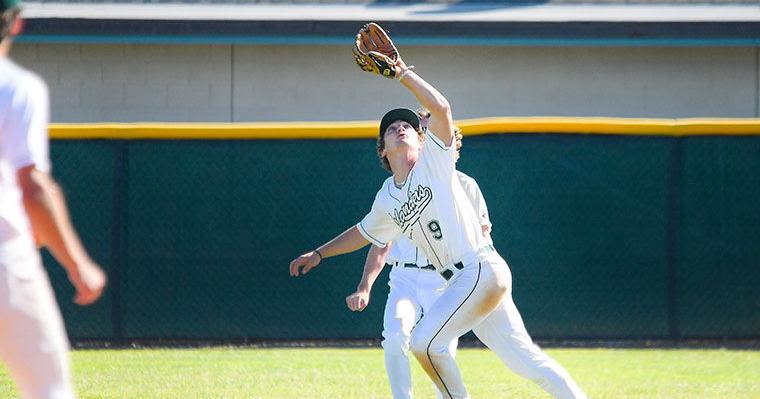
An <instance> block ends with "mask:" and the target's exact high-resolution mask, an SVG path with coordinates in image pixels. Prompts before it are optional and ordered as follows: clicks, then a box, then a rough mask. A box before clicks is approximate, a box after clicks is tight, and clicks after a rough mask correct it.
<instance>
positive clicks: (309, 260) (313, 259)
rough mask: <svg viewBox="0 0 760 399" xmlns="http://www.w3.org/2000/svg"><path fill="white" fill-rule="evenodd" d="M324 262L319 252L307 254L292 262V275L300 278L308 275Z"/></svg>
mask: <svg viewBox="0 0 760 399" xmlns="http://www.w3.org/2000/svg"><path fill="white" fill-rule="evenodd" d="M321 261H322V255H320V253H319V251H311V252H307V253H305V254H303V255H301V256H299V257H297V258H295V259H293V261H292V262H290V275H291V276H293V277H298V276H299V275H300V274H306V273H308V272H309V270H311V269H313V268H315V267H317V265H318V264H319V262H321Z"/></svg>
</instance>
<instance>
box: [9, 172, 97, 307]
mask: <svg viewBox="0 0 760 399" xmlns="http://www.w3.org/2000/svg"><path fill="white" fill-rule="evenodd" d="M17 178H18V182H19V186H20V187H21V191H22V193H23V199H24V207H25V208H26V212H27V215H29V221H30V222H31V225H32V232H33V234H34V236H35V238H36V240H37V241H38V242H37V243H38V245H42V246H46V247H47V248H48V249H49V250H50V252H51V253H52V254H53V256H55V258H56V260H58V262H60V263H61V264H62V265H63V267H64V268H65V269H66V273H67V274H68V277H69V280H70V281H71V283H72V284H73V285H74V288H75V289H76V296H75V297H74V302H76V303H77V304H79V305H89V304H91V303H93V302H95V301H96V300H97V299H98V298H99V297H100V295H101V293H102V292H103V289H104V288H105V285H106V276H105V274H104V273H103V271H102V270H101V269H100V267H99V266H98V265H97V264H95V262H93V261H92V259H90V256H89V255H88V254H87V251H85V249H84V247H83V246H82V243H81V242H80V240H79V237H78V236H77V233H76V231H75V230H74V227H73V225H72V223H71V220H70V219H69V212H68V210H67V208H66V201H65V199H64V197H63V193H62V192H61V189H60V187H59V186H58V184H56V182H55V181H54V180H53V178H52V177H51V176H50V175H49V174H48V173H46V172H42V171H39V170H37V169H36V168H35V167H34V165H30V166H26V167H23V168H21V169H19V170H18V176H17Z"/></svg>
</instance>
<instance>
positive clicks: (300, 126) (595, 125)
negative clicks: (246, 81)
mask: <svg viewBox="0 0 760 399" xmlns="http://www.w3.org/2000/svg"><path fill="white" fill-rule="evenodd" d="M456 123H457V126H459V127H460V128H461V129H462V133H463V134H465V135H468V136H474V135H484V134H496V133H508V134H515V133H521V134H531V133H553V134H557V133H560V134H601V135H633V136H699V135H727V136H741V135H760V119H757V118H744V119H742V118H735V119H716V118H686V119H643V118H597V117H499V118H478V119H462V120H458V121H457V122H456ZM378 124H379V122H377V121H354V122H256V123H56V124H52V125H51V126H50V136H51V137H52V138H54V139H64V140H65V139H115V140H150V139H165V140H231V139H276V140H277V139H278V140H296V139H353V138H375V137H377V129H378Z"/></svg>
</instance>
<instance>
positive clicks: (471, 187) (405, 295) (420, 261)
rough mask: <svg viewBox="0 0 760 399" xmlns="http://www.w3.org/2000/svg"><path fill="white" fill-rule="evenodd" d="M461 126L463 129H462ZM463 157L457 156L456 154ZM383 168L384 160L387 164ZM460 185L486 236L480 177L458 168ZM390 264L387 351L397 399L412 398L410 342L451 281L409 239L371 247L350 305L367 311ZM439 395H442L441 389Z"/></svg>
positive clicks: (487, 227)
mask: <svg viewBox="0 0 760 399" xmlns="http://www.w3.org/2000/svg"><path fill="white" fill-rule="evenodd" d="M417 113H418V115H419V117H420V125H421V126H423V128H424V126H426V124H427V118H428V117H429V116H430V114H429V112H427V111H419V110H418V111H417ZM457 130H458V129H457ZM456 138H457V141H456V145H457V149H458V148H459V147H461V134H459V133H458V132H457V133H456ZM457 156H458V155H457ZM383 166H385V164H384V163H383ZM457 177H458V179H459V183H460V184H462V186H463V187H464V188H465V192H466V193H467V197H468V199H469V200H470V201H471V203H472V204H473V206H474V207H475V209H476V210H477V212H478V216H479V217H480V223H481V226H482V228H483V234H485V235H489V236H490V231H491V222H490V221H489V218H488V209H487V207H486V204H485V201H484V200H483V194H482V192H481V191H480V187H479V186H478V184H477V183H476V182H475V179H473V178H471V177H469V176H467V175H466V174H464V173H462V172H460V171H457ZM385 265H387V266H388V267H390V268H391V272H390V276H389V281H388V285H389V286H390V292H389V293H388V299H387V301H386V303H385V312H384V316H383V341H382V346H383V352H384V355H385V370H386V372H387V374H388V380H389V382H390V387H391V393H392V394H393V397H394V399H411V398H412V375H411V370H410V368H409V358H408V352H409V340H410V337H411V332H412V328H413V327H414V325H415V324H416V323H417V321H418V320H419V319H420V317H422V315H423V314H424V313H425V312H426V311H427V310H428V309H430V306H431V305H432V304H433V303H434V302H435V300H436V299H438V297H439V296H441V294H442V293H443V291H444V289H445V288H446V280H445V279H443V278H442V277H441V276H440V275H439V274H438V273H436V271H435V267H434V266H433V265H432V264H430V262H429V261H428V260H427V258H426V257H425V256H424V255H423V254H421V253H420V251H419V250H418V249H417V248H416V247H415V246H414V244H413V243H412V242H411V241H409V240H408V239H406V238H404V237H399V238H398V239H397V240H396V241H394V242H393V243H392V245H391V244H390V243H389V244H388V245H386V247H385V248H380V247H377V246H375V245H372V246H370V250H369V253H368V254H367V260H366V262H365V265H364V273H363V275H362V279H361V281H360V283H359V285H358V286H357V289H356V292H354V293H353V294H351V295H349V296H348V297H347V298H346V304H347V305H348V308H349V309H351V310H353V311H362V310H364V309H365V308H366V307H367V305H368V304H369V301H370V293H371V291H372V286H373V284H374V282H375V280H376V279H377V276H378V275H379V274H380V271H381V270H382V268H383V266H385ZM457 341H458V339H457V338H455V339H454V340H452V342H451V345H450V346H449V351H450V352H451V354H452V356H454V355H455V351H456V348H457ZM436 397H438V398H442V397H443V394H441V392H439V391H438V390H437V389H436Z"/></svg>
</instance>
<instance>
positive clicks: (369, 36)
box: [353, 22, 401, 79]
mask: <svg viewBox="0 0 760 399" xmlns="http://www.w3.org/2000/svg"><path fill="white" fill-rule="evenodd" d="M353 52H354V60H356V65H359V68H361V69H362V71H365V72H372V73H376V74H378V75H380V76H385V77H386V78H390V79H394V78H396V77H397V76H398V74H399V72H401V71H400V70H399V69H400V68H399V65H398V59H399V54H398V49H396V46H395V45H394V44H393V41H392V40H391V37H390V36H388V34H387V33H385V31H384V30H383V28H381V27H380V25H378V24H376V23H374V22H370V23H368V24H366V25H364V26H362V28H361V29H359V33H357V34H356V41H355V43H354V48H353Z"/></svg>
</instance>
